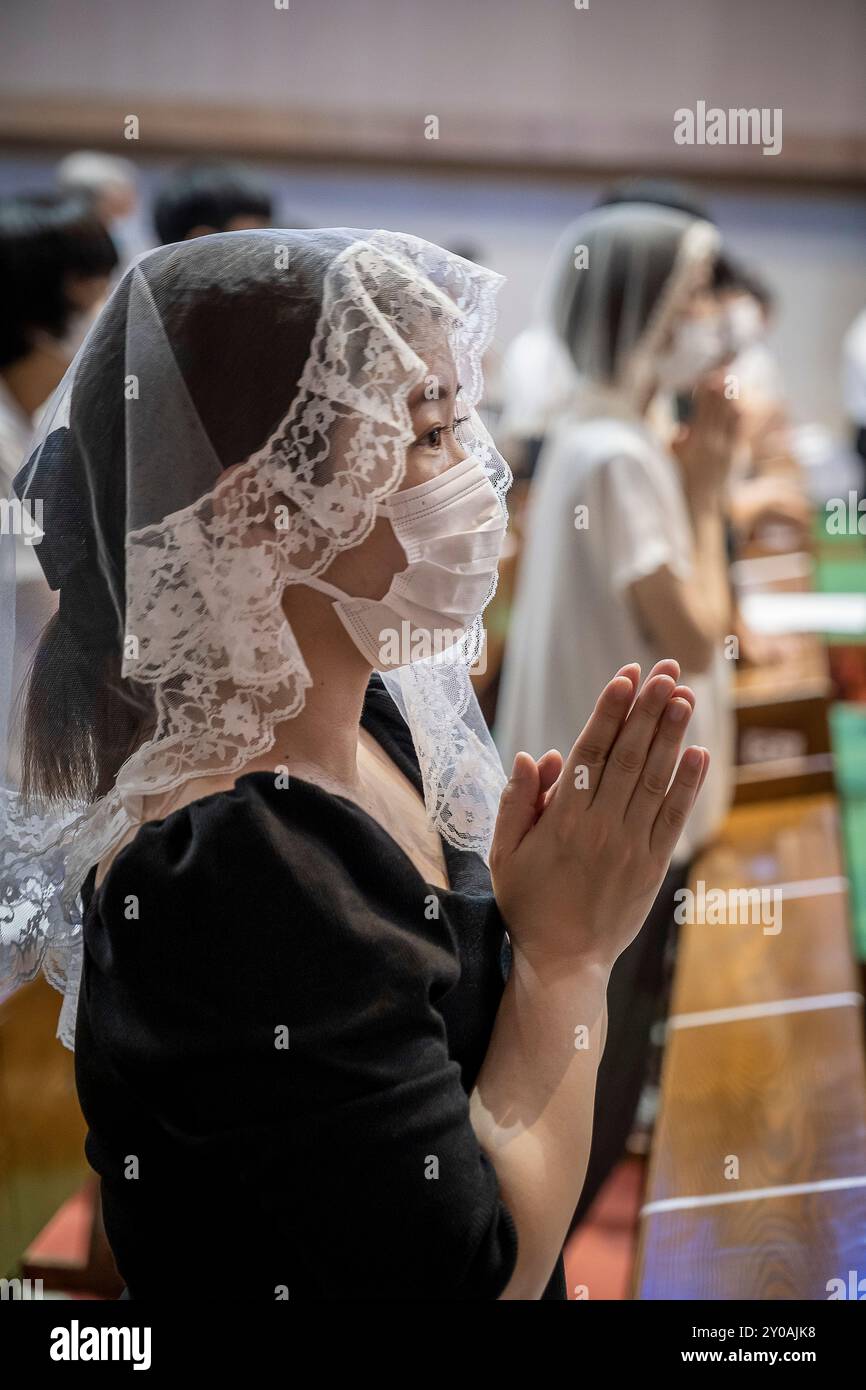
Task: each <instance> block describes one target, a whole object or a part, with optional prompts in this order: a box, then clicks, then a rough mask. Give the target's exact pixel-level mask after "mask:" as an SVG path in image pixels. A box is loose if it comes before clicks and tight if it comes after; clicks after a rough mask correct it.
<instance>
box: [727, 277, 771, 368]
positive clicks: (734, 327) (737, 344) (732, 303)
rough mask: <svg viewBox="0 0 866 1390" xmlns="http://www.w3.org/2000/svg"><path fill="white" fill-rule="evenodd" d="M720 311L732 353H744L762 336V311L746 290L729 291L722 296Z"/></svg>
mask: <svg viewBox="0 0 866 1390" xmlns="http://www.w3.org/2000/svg"><path fill="white" fill-rule="evenodd" d="M722 311H723V313H724V316H725V323H726V326H727V333H728V341H729V342H730V344H731V349H732V351H733V352H735V353H739V352H745V350H746V348H749V347H751V346H752V345H753V344H754V343H756V342H758V341H759V340H760V339H761V338H762V337H763V336H764V332H765V329H766V321H765V318H764V310H763V309H762V307H761V304H760V302H759V301H758V300H757V299H756V298H755V296H754V295H753V294H750V293H749V292H748V290H729V291H728V292H727V293H725V294H723V295H722Z"/></svg>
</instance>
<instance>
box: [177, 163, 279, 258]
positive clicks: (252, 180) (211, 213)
mask: <svg viewBox="0 0 866 1390" xmlns="http://www.w3.org/2000/svg"><path fill="white" fill-rule="evenodd" d="M244 215H246V216H248V217H258V218H261V222H262V226H270V223H271V220H272V217H273V198H272V196H271V190H270V187H269V185H268V183H267V181H266V180H265V179H264V178H262V177H261V176H260V175H259V174H258V173H256V172H255V171H254V170H251V169H248V168H246V167H245V166H244V165H243V164H224V163H223V162H222V161H218V160H211V161H205V162H202V163H197V164H186V165H184V166H183V167H182V168H180V169H177V170H176V171H175V172H174V174H172V175H171V177H170V178H169V179H168V180H167V182H166V183H164V184H163V186H162V188H161V189H160V191H159V193H158V194H157V197H156V201H155V203H154V208H153V221H154V226H155V227H156V234H157V236H158V237H159V239H160V241H161V242H162V244H163V246H168V245H170V244H171V243H172V242H175V241H183V240H184V238H185V237H187V236H188V235H189V233H190V232H191V231H192V230H193V228H194V227H212V228H213V229H214V231H217V232H224V231H225V230H226V229H227V228H228V224H229V222H230V221H231V220H232V218H233V217H243V216H244Z"/></svg>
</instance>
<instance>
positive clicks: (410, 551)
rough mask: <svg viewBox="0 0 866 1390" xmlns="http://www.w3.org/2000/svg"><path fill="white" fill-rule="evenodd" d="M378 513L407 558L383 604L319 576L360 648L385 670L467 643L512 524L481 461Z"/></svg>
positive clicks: (318, 584) (317, 583) (315, 582)
mask: <svg viewBox="0 0 866 1390" xmlns="http://www.w3.org/2000/svg"><path fill="white" fill-rule="evenodd" d="M377 510H378V511H379V513H380V515H381V516H386V517H387V518H388V519H389V521H390V522H391V525H392V527H393V528H394V534H395V535H396V537H397V539H398V541H399V542H400V544H401V545H402V547H403V550H404V551H405V553H406V560H407V562H408V564H407V568H406V569H405V570H401V571H400V573H399V574H395V575H394V578H393V579H392V580H391V584H390V587H389V589H388V592H387V594H386V595H385V597H384V598H382V599H369V598H352V597H351V595H350V594H346V593H344V592H343V591H342V590H341V589H338V588H336V587H335V585H333V584H329V583H327V581H326V580H324V579H319V578H318V577H316V578H314V579H308V580H307V583H308V584H309V586H310V587H311V588H313V589H318V590H319V591H320V592H321V593H323V594H329V595H330V596H331V597H332V598H333V599H334V600H335V602H334V611H335V612H336V614H337V616H338V617H339V619H340V621H341V622H342V624H343V626H344V627H345V629H346V631H347V632H348V634H349V636H350V637H351V639H352V641H353V642H354V643H355V646H356V647H357V648H358V650H359V651H360V652H361V653H362V655H363V656H364V657H365V658H366V660H367V661H369V663H370V665H371V666H372V667H373V668H374V670H377V671H392V670H396V669H397V668H398V667H400V666H407V665H409V663H410V662H412V661H420V660H423V659H425V658H427V657H431V656H437V655H439V654H440V653H441V652H443V651H447V650H448V648H449V647H453V646H454V645H455V643H456V642H459V641H460V639H461V638H462V636H463V634H464V633H465V632H466V630H467V628H469V627H470V626H471V625H472V623H473V622H474V621H475V619H476V618H477V617H478V615H479V613H480V612H481V611H482V609H483V607H484V604H485V602H486V600H487V598H488V596H489V594H490V590H491V587H492V584H493V580H494V576H495V574H496V567H497V564H498V561H499V554H500V551H501V549H502V541H503V538H504V536H505V527H506V520H505V514H504V512H503V510H502V504H501V503H500V501H499V496H498V494H497V492H496V489H495V488H494V486H493V484H492V483H491V482H490V479H489V478H488V476H487V472H486V470H485V468H484V465H483V463H482V462H481V460H480V459H477V458H475V457H474V455H470V456H469V457H468V458H466V459H463V460H462V461H461V462H460V463H457V464H454V466H453V467H452V468H448V469H446V471H445V472H444V473H440V474H439V475H438V476H437V477H435V478H431V479H430V480H429V481H428V482H426V483H419V485H418V486H417V487H411V488H406V489H405V490H404V491H403V492H395V493H392V494H391V496H390V497H388V498H387V499H386V500H385V501H384V502H381V503H379V505H378V508H377Z"/></svg>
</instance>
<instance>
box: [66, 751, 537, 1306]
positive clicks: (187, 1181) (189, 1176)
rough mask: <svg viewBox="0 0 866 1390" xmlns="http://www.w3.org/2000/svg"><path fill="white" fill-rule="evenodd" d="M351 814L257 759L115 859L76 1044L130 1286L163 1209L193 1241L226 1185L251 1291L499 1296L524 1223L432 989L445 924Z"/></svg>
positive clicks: (229, 1226)
mask: <svg viewBox="0 0 866 1390" xmlns="http://www.w3.org/2000/svg"><path fill="white" fill-rule="evenodd" d="M286 798H289V800H288V801H287V800H286ZM289 808H291V810H290V814H287V811H288V810H289ZM335 817H336V821H335ZM362 819H363V812H360V811H359V810H358V809H357V808H355V807H353V806H351V804H350V803H348V802H343V801H341V800H340V799H339V798H333V797H328V796H326V795H325V794H324V793H321V792H319V791H317V789H316V788H314V787H311V786H309V784H301V785H298V784H294V785H293V787H292V788H290V789H288V790H282V789H278V788H276V787H275V786H274V784H273V779H272V778H271V777H270V776H269V775H267V774H254V775H253V776H251V777H246V778H243V779H241V781H240V782H239V783H238V784H237V786H236V788H235V789H234V791H232V792H229V793H221V794H219V795H217V796H214V797H208V798H206V799H204V800H202V801H199V802H196V803H193V804H191V805H190V806H189V807H186V808H184V809H183V810H181V811H178V812H176V813H174V815H172V816H170V817H169V818H168V819H167V820H165V821H162V822H157V823H154V824H150V825H145V826H143V827H142V829H141V830H140V831H139V834H138V836H137V837H136V840H135V841H134V842H133V843H132V845H130V846H129V847H128V848H127V849H126V850H124V851H122V852H121V854H120V855H119V856H118V858H117V860H116V862H115V865H114V867H113V869H112V871H111V873H110V874H109V875H108V878H107V880H106V882H105V884H104V886H103V890H102V893H101V895H100V897H99V899H98V910H97V911H95V912H94V913H93V914H92V915H91V920H90V921H89V925H88V927H87V931H86V937H85V939H86V948H87V955H86V962H85V987H84V989H83V991H82V999H81V1004H80V1010H79V1037H80V1041H79V1042H78V1044H77V1051H76V1056H77V1063H76V1065H77V1068H78V1072H79V1090H80V1094H81V1099H82V1105H83V1108H84V1110H85V1115H86V1116H87V1118H88V1121H89V1122H90V1125H91V1134H90V1137H89V1140H88V1156H89V1157H90V1159H91V1163H92V1164H93V1166H94V1167H95V1168H96V1169H97V1170H98V1171H100V1172H101V1173H102V1174H103V1179H104V1202H105V1213H106V1228H107V1230H108V1233H109V1237H110V1239H111V1240H112V1245H113V1247H114V1248H115V1254H116V1257H117V1260H118V1265H119V1267H120V1269H121V1272H122V1273H123V1275H124V1277H125V1279H126V1280H127V1282H128V1283H129V1285H130V1291H131V1293H132V1296H133V1297H136V1296H141V1295H142V1294H146V1293H147V1292H154V1290H153V1288H152V1287H151V1282H152V1280H155V1279H156V1278H157V1277H160V1276H159V1275H158V1271H159V1270H160V1269H161V1268H163V1269H164V1263H163V1264H162V1265H161V1264H160V1259H161V1252H160V1250H159V1249H158V1248H157V1247H158V1246H159V1245H160V1244H162V1243H164V1241H165V1240H166V1239H167V1238H168V1237H167V1236H166V1232H165V1229H164V1228H167V1227H169V1226H172V1227H176V1226H177V1224H178V1223H180V1226H181V1231H180V1233H179V1238H180V1241H181V1243H183V1238H184V1232H185V1233H186V1235H187V1236H188V1238H189V1240H190V1241H191V1242H193V1243H194V1244H196V1245H197V1247H198V1249H199V1251H200V1253H201V1251H202V1249H203V1247H205V1246H206V1244H207V1242H208V1241H209V1240H210V1239H211V1236H210V1235H209V1234H208V1233H209V1232H210V1231H211V1229H212V1227H213V1225H214V1223H215V1221H217V1216H216V1214H215V1212H214V1211H213V1210H212V1209H209V1208H212V1205H213V1203H215V1202H218V1203H219V1204H220V1208H219V1209H220V1211H222V1212H223V1220H222V1227H221V1235H222V1240H223V1246H222V1250H223V1251H224V1252H225V1253H226V1258H227V1259H228V1260H229V1261H231V1263H232V1264H234V1265H236V1264H238V1263H241V1264H243V1265H244V1271H243V1280H244V1287H245V1289H246V1291H247V1294H248V1296H259V1295H260V1296H262V1297H266V1298H274V1297H280V1296H283V1297H285V1296H288V1297H289V1298H290V1299H291V1300H293V1301H294V1300H295V1299H305V1298H312V1299H350V1300H353V1301H354V1300H357V1299H359V1298H361V1299H364V1298H367V1299H411V1300H421V1299H444V1300H452V1299H458V1300H459V1299H496V1298H497V1297H498V1296H499V1294H500V1293H501V1292H502V1290H503V1289H504V1287H505V1285H506V1284H507V1283H508V1280H509V1278H510V1276H511V1274H512V1272H513V1269H514V1266H515V1262H516V1256H517V1236H516V1231H515V1227H514V1223H513V1220H512V1218H511V1215H510V1213H509V1212H508V1210H507V1208H506V1207H505V1205H504V1203H503V1201H502V1200H501V1197H500V1193H499V1187H498V1182H497V1177H496V1172H495V1169H494V1167H493V1165H492V1163H491V1162H490V1160H489V1159H488V1158H487V1156H486V1155H485V1154H484V1152H483V1151H482V1150H481V1148H480V1146H479V1144H478V1142H477V1139H476V1137H475V1133H474V1130H473V1128H472V1125H471V1123H470V1119H469V1103H468V1098H467V1095H466V1092H465V1091H464V1089H463V1087H462V1085H461V1081H460V1068H459V1066H458V1065H457V1063H456V1061H454V1060H453V1059H452V1058H450V1057H449V1051H448V1044H447V1037H446V1030H445V1025H444V1021H443V1017H442V1014H441V1012H440V1010H439V1008H438V1007H437V1000H439V999H441V998H442V995H443V994H444V993H446V992H447V991H448V989H449V988H451V986H452V985H453V984H454V981H455V979H456V978H457V974H458V972H459V966H458V963H457V960H456V958H455V953H454V947H453V942H452V941H451V940H450V938H449V934H448V931H447V930H446V929H445V928H444V927H443V923H442V922H441V921H436V920H434V921H428V920H427V917H426V916H425V913H424V910H423V908H424V899H423V885H421V882H420V879H419V880H418V889H417V899H415V898H413V896H412V893H411V892H410V893H408V895H406V894H402V893H399V894H395V893H394V891H393V888H390V889H389V884H391V882H392V880H391V878H390V877H389V876H391V875H395V874H396V875H399V874H401V873H402V874H403V875H404V876H405V875H406V865H405V862H403V863H401V862H400V860H401V858H403V859H405V857H404V856H401V854H400V852H399V850H398V849H397V847H396V846H393V848H389V844H388V843H384V844H383V845H382V846H381V853H379V854H377V855H376V856H372V855H371V853H370V841H369V836H367V837H366V838H365V836H364V835H363V834H361V833H360V832H361V830H362V829H363V826H362ZM382 838H383V840H385V841H386V842H387V837H382ZM334 844H339V845H340V854H339V856H338V855H337V854H335V852H334V850H333V848H332V846H333V845H334ZM416 877H417V876H416ZM130 902H133V903H134V905H135V906H134V912H133V915H132V917H130ZM395 903H399V904H400V911H399V913H398V912H395ZM135 912H137V916H136V915H135ZM82 1049H83V1050H82ZM112 1087H113V1088H114V1089H115V1092H116V1095H117V1104H116V1105H114V1107H113V1108H112V1111H111V1118H110V1120H108V1119H106V1118H105V1113H104V1112H105V1106H106V1096H110V1094H111V1088H112ZM131 1152H133V1153H136V1154H140V1155H141V1165H140V1176H139V1177H138V1178H137V1180H136V1181H135V1182H133V1183H130V1182H129V1181H128V1180H125V1173H124V1171H123V1163H124V1161H125V1159H126V1158H127V1157H128V1155H129V1154H130V1153H131ZM177 1239H178V1232H177V1231H175V1243H177ZM208 1258H212V1259H218V1258H220V1255H219V1252H218V1250H217V1248H216V1247H214V1249H213V1250H212V1252H211V1253H210V1255H208ZM163 1259H164V1256H163ZM233 1287H234V1285H233Z"/></svg>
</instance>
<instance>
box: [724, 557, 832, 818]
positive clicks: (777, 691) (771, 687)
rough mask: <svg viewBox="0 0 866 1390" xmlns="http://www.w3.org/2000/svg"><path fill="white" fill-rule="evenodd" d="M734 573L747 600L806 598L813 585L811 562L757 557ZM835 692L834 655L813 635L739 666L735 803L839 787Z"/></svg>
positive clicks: (800, 636) (793, 639)
mask: <svg viewBox="0 0 866 1390" xmlns="http://www.w3.org/2000/svg"><path fill="white" fill-rule="evenodd" d="M731 574H732V580H733V582H734V585H735V587H736V589H737V592H738V594H739V596H740V598H741V599H742V598H743V597H744V596H745V595H747V594H755V593H791V592H801V593H802V592H806V591H808V590H809V589H810V588H811V586H812V585H811V577H812V557H811V556H810V555H808V554H792V555H770V556H757V557H753V558H752V559H748V560H740V561H738V562H737V563H736V564H735V565H733V566H732V570H731ZM781 645H782V644H780V646H781ZM831 694H832V681H831V678H830V668H829V662H828V659H827V652H826V650H825V647H824V644H823V642H822V641H821V639H820V638H819V637H818V636H816V635H814V634H812V633H797V634H790V635H789V636H787V637H786V638H785V639H784V645H783V648H782V650H781V651H780V652H779V655H778V656H777V658H776V659H775V660H774V661H773V662H772V663H771V664H769V665H767V666H745V667H739V668H738V669H737V674H736V679H735V683H734V710H735V714H736V721H737V756H736V763H737V767H736V782H735V794H734V802H735V804H736V805H740V804H742V803H743V802H752V801H758V800H763V799H765V798H767V797H773V798H775V797H779V796H803V795H809V794H810V793H813V792H821V791H831V790H832V788H833V758H832V754H831V748H830V730H829V725H828V721H827V705H828V701H829V699H830V697H831Z"/></svg>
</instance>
